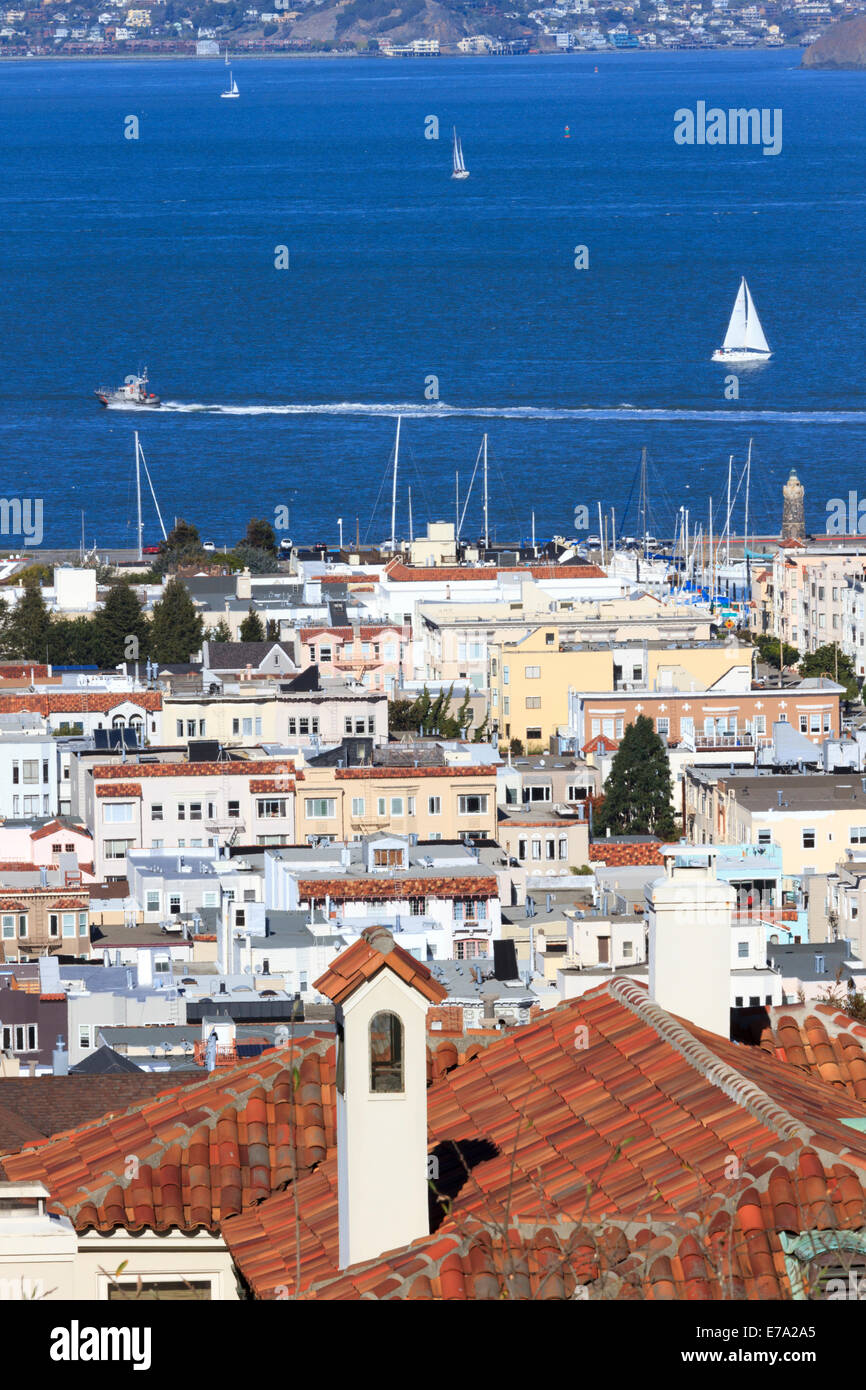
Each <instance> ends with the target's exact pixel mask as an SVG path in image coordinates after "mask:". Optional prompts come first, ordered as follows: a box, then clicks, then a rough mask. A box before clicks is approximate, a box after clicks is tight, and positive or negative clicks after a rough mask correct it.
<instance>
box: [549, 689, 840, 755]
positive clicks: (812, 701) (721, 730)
mask: <svg viewBox="0 0 866 1390" xmlns="http://www.w3.org/2000/svg"><path fill="white" fill-rule="evenodd" d="M843 695H844V688H843V687H842V686H841V685H837V684H836V682H835V681H831V680H827V679H825V678H823V677H808V678H806V679H804V680H801V681H798V682H797V683H796V684H793V685H787V686H784V687H782V688H780V689H772V688H768V687H763V686H754V687H753V686H752V685H751V682H750V681H749V680H748V679H747V678H746V677H745V675H744V677H743V679H742V680H740V681H737V682H733V681H732V682H731V683H730V687H729V688H727V689H719V688H713V689H710V690H706V691H701V690H697V691H695V690H682V689H679V690H677V689H671V690H664V691H661V690H656V691H652V692H644V693H642V694H635V693H630V692H628V691H619V690H617V691H613V692H593V693H591V694H584V693H581V692H578V691H573V690H572V691H569V692H568V693H567V708H568V722H567V723H566V725H565V727H564V728H562V729H561V730H560V735H559V742H560V746H562V747H568V748H572V749H574V750H575V751H577V750H581V749H585V748H586V747H587V745H588V744H590V743H591V741H592V740H593V739H597V738H598V737H599V736H602V737H603V738H604V739H606V740H607V741H608V742H610V743H612V744H614V745H616V744H618V743H619V741H620V739H621V738H622V736H623V733H624V731H625V729H626V728H627V727H628V725H629V724H633V723H634V721H635V719H636V718H637V716H638V715H641V714H642V715H644V716H645V717H647V718H649V719H652V721H653V724H654V725H655V728H656V731H657V732H658V733H659V734H661V735H662V736H663V737H664V738H665V739H666V740H667V742H668V743H670V744H671V745H680V744H686V745H687V746H688V747H689V749H693V750H694V753H695V759H694V761H700V758H701V757H703V756H704V755H709V754H712V753H717V752H721V753H722V754H723V755H724V754H725V753H726V752H734V751H736V750H748V751H749V752H750V753H754V750H755V749H759V748H761V747H764V746H767V745H769V744H770V743H771V742H772V726H773V724H774V723H776V722H782V723H788V724H790V725H791V727H792V728H793V729H795V730H797V731H798V732H800V733H801V734H803V735H805V736H806V737H807V738H808V739H809V740H810V742H812V743H813V744H816V745H817V744H819V743H821V742H822V741H823V740H824V739H826V738H838V736H839V732H840V720H841V715H840V707H839V701H840V699H841V697H842V696H843Z"/></svg>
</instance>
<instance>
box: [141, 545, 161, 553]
mask: <svg viewBox="0 0 866 1390" xmlns="http://www.w3.org/2000/svg"><path fill="white" fill-rule="evenodd" d="M159 551H160V547H159V546H158V545H143V546H142V547H141V553H142V555H158V554H159Z"/></svg>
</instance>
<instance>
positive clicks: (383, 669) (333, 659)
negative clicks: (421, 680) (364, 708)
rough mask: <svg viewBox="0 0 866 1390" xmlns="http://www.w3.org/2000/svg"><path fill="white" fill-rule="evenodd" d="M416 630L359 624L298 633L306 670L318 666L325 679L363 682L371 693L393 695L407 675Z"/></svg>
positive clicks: (301, 662) (386, 625) (398, 626)
mask: <svg viewBox="0 0 866 1390" xmlns="http://www.w3.org/2000/svg"><path fill="white" fill-rule="evenodd" d="M411 640H412V629H411V627H409V626H408V624H407V625H401V624H399V623H370V624H367V623H363V624H362V623H356V624H354V625H353V626H352V627H307V628H302V629H301V631H300V632H299V633H298V663H299V665H300V667H301V669H302V670H306V668H307V667H308V666H318V668H319V674H320V675H322V676H341V677H343V678H344V679H346V678H352V679H354V680H357V681H360V683H361V684H362V685H363V686H365V687H366V689H367V690H375V691H385V692H386V693H387V694H389V695H391V694H393V692H394V690H395V688H396V686H398V685H399V683H400V677H401V675H408V676H410V677H411V674H412V672H411V670H410V671H408V672H407V670H406V666H405V662H406V659H407V655H409V653H408V647H409V643H410V642H411Z"/></svg>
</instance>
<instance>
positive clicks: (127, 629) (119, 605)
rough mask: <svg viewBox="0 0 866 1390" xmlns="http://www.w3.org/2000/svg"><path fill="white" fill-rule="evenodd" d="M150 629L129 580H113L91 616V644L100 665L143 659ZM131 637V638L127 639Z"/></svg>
mask: <svg viewBox="0 0 866 1390" xmlns="http://www.w3.org/2000/svg"><path fill="white" fill-rule="evenodd" d="M149 637H150V631H149V627H148V623H147V619H146V618H145V616H144V613H143V612H142V607H141V604H140V602H139V600H138V595H137V594H136V593H135V591H134V590H133V589H132V588H130V586H129V584H117V585H115V587H114V588H113V589H111V591H110V592H109V594H108V597H107V599H106V600H105V606H104V607H103V608H101V609H100V610H99V612H98V613H97V614H96V617H95V618H94V619H93V644H94V650H95V653H96V660H97V661H98V663H99V665H100V666H119V665H120V663H121V662H122V661H131V662H134V661H138V660H142V661H143V660H144V658H145V657H146V656H147V655H148V640H149ZM131 638H133V639H134V641H130V639H131Z"/></svg>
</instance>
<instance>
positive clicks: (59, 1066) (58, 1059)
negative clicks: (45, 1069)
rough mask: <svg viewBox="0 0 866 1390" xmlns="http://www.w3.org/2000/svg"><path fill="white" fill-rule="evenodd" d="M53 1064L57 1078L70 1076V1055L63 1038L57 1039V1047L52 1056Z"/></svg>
mask: <svg viewBox="0 0 866 1390" xmlns="http://www.w3.org/2000/svg"><path fill="white" fill-rule="evenodd" d="M51 1063H52V1070H53V1072H54V1075H55V1076H68V1075H69V1053H68V1052H67V1051H66V1044H65V1043H64V1041H63V1039H62V1038H58V1039H57V1046H56V1047H55V1049H54V1051H53V1053H52V1054H51Z"/></svg>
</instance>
